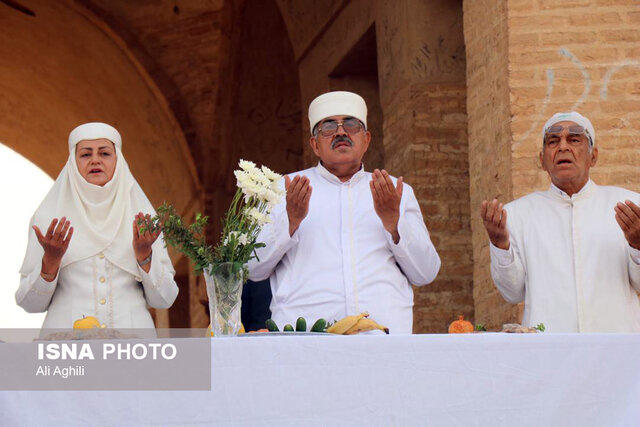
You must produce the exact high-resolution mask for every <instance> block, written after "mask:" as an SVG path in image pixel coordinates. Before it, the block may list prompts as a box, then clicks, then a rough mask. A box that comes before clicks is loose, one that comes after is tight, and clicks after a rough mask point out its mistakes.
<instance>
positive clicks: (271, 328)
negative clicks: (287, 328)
mask: <svg viewBox="0 0 640 427" xmlns="http://www.w3.org/2000/svg"><path fill="white" fill-rule="evenodd" d="M264 325H265V326H266V327H267V329H268V330H269V332H278V331H279V330H280V329H278V325H276V322H274V321H273V319H267V321H266V322H264Z"/></svg>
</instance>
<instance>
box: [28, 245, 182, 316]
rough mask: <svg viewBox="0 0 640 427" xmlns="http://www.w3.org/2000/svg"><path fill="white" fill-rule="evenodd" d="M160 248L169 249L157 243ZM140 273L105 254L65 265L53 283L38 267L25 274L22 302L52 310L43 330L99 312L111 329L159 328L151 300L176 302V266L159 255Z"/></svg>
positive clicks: (40, 309) (30, 307)
mask: <svg viewBox="0 0 640 427" xmlns="http://www.w3.org/2000/svg"><path fill="white" fill-rule="evenodd" d="M160 245H161V244H160ZM155 250H166V249H164V248H162V246H160V247H158V246H157V245H156V244H155V243H154V251H155ZM138 273H139V277H134V276H133V275H132V274H130V273H128V272H126V271H124V270H122V269H120V268H119V267H117V266H116V265H114V264H112V263H111V262H109V260H108V259H107V258H106V257H105V256H104V255H103V254H98V255H95V256H93V257H90V258H86V259H83V260H81V261H77V262H74V263H71V264H69V265H67V266H66V267H64V268H61V269H60V270H59V271H58V275H57V276H56V277H55V279H54V280H53V281H51V282H47V281H46V280H44V279H43V278H42V276H40V266H38V268H36V269H34V270H33V271H32V272H31V273H29V274H28V275H23V276H22V277H21V279H20V287H19V288H18V291H17V292H16V302H17V303H18V305H20V306H21V307H22V308H24V309H25V310H26V311H28V312H30V313H38V312H43V311H47V316H46V317H45V320H44V324H43V325H42V327H43V328H71V327H73V322H74V321H75V320H78V319H81V318H82V317H83V316H94V317H96V318H97V319H98V320H99V321H100V324H101V325H104V327H108V328H153V327H154V324H153V319H152V318H151V315H150V314H149V311H148V310H147V307H146V304H147V303H148V304H149V305H150V306H151V307H155V308H168V307H170V306H171V304H173V302H174V301H175V299H176V297H177V295H178V285H177V284H176V282H175V281H174V279H173V275H174V270H173V266H172V265H171V263H170V262H169V261H168V258H167V261H165V262H163V261H162V260H161V258H160V257H158V259H157V260H155V259H153V260H152V261H151V268H150V269H149V273H146V272H145V271H144V270H143V269H142V268H140V267H138Z"/></svg>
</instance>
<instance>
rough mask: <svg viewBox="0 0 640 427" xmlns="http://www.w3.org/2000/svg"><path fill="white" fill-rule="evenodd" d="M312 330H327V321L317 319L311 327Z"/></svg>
mask: <svg viewBox="0 0 640 427" xmlns="http://www.w3.org/2000/svg"><path fill="white" fill-rule="evenodd" d="M311 332H327V321H326V320H324V319H318V320H316V323H314V324H313V326H312V327H311Z"/></svg>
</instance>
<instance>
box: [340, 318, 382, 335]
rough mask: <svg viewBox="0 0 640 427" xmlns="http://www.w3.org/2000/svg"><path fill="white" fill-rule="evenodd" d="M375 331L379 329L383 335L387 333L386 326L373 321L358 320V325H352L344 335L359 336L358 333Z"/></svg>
mask: <svg viewBox="0 0 640 427" xmlns="http://www.w3.org/2000/svg"><path fill="white" fill-rule="evenodd" d="M376 329H380V330H381V331H384V333H385V334H388V333H389V328H387V327H386V326H382V325H379V324H378V323H377V322H376V321H375V320H373V319H360V320H358V323H356V324H355V325H353V326H352V327H351V328H350V329H348V330H347V331H346V332H345V333H344V334H345V335H354V334H359V333H360V332H367V331H373V330H376Z"/></svg>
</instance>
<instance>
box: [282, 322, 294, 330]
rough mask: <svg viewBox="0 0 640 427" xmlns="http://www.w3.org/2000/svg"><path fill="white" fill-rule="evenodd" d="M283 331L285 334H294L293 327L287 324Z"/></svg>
mask: <svg viewBox="0 0 640 427" xmlns="http://www.w3.org/2000/svg"><path fill="white" fill-rule="evenodd" d="M282 330H283V331H285V332H293V326H291V325H290V324H288V323H287V324H286V325H284V329H282Z"/></svg>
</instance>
